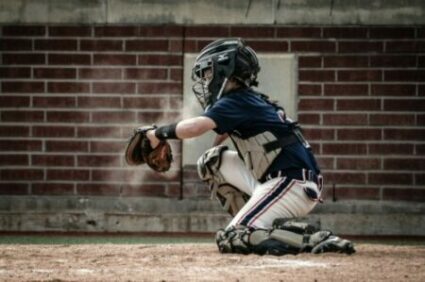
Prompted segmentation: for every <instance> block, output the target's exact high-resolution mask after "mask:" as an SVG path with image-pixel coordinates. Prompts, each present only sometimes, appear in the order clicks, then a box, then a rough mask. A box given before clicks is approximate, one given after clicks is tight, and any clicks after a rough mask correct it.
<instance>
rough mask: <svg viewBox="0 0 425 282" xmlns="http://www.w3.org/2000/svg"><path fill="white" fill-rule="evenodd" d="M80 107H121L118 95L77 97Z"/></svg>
mask: <svg viewBox="0 0 425 282" xmlns="http://www.w3.org/2000/svg"><path fill="white" fill-rule="evenodd" d="M78 107H80V108H94V109H98V108H121V98H119V97H78Z"/></svg>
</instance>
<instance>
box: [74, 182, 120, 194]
mask: <svg viewBox="0 0 425 282" xmlns="http://www.w3.org/2000/svg"><path fill="white" fill-rule="evenodd" d="M120 189H121V188H120V185H115V184H107V183H102V184H93V183H85V184H77V194H78V195H82V196H115V197H116V196H119V195H120Z"/></svg>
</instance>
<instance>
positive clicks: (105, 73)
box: [78, 68, 121, 79]
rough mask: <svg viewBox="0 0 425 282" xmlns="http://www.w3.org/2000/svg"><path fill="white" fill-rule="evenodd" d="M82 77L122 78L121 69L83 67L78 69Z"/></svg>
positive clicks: (79, 75)
mask: <svg viewBox="0 0 425 282" xmlns="http://www.w3.org/2000/svg"><path fill="white" fill-rule="evenodd" d="M78 77H79V78H80V79H121V69H110V68H90V69H89V68H81V69H79V70H78Z"/></svg>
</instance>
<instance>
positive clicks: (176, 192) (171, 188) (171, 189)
mask: <svg viewBox="0 0 425 282" xmlns="http://www.w3.org/2000/svg"><path fill="white" fill-rule="evenodd" d="M165 196H166V197H167V198H182V196H183V195H182V191H181V185H168V187H167V188H166V190H165Z"/></svg>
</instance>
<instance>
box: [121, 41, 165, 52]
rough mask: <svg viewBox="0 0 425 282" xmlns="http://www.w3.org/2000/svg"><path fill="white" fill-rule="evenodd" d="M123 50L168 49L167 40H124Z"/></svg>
mask: <svg viewBox="0 0 425 282" xmlns="http://www.w3.org/2000/svg"><path fill="white" fill-rule="evenodd" d="M125 51H141V52H146V51H155V52H160V51H168V40H163V39H158V40H126V41H125Z"/></svg>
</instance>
